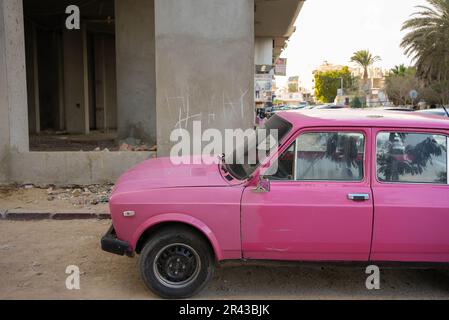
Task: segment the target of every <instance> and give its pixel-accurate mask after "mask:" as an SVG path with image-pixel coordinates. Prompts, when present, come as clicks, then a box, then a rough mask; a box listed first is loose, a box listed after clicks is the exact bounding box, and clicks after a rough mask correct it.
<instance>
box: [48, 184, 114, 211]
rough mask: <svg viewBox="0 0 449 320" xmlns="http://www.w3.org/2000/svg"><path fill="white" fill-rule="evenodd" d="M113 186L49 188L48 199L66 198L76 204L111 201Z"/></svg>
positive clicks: (95, 203) (94, 203) (83, 204)
mask: <svg viewBox="0 0 449 320" xmlns="http://www.w3.org/2000/svg"><path fill="white" fill-rule="evenodd" d="M112 188H113V186H111V185H91V186H87V187H74V188H62V189H60V188H53V187H50V188H48V189H47V194H48V197H47V200H48V201H54V200H56V199H57V200H65V201H69V202H71V203H72V204H73V205H74V206H88V205H98V204H104V203H108V202H109V197H110V195H111V192H112Z"/></svg>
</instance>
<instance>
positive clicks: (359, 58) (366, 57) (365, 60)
mask: <svg viewBox="0 0 449 320" xmlns="http://www.w3.org/2000/svg"><path fill="white" fill-rule="evenodd" d="M380 60H381V59H380V57H379V56H373V55H372V54H371V52H369V51H368V50H360V51H357V52H354V55H353V56H352V57H351V62H354V63H356V64H358V65H359V66H360V67H362V68H363V81H365V82H367V81H368V78H369V74H368V68H369V67H370V66H372V65H373V64H374V63H376V62H377V61H380Z"/></svg>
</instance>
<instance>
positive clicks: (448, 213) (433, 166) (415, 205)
mask: <svg viewBox="0 0 449 320" xmlns="http://www.w3.org/2000/svg"><path fill="white" fill-rule="evenodd" d="M373 139H375V140H376V143H375V144H374V146H373V147H374V149H373V155H375V158H376V159H375V161H373V179H372V180H373V183H372V184H373V185H372V187H373V193H374V201H375V214H374V230H373V245H372V253H371V260H374V261H405V262H449V232H448V230H449V185H448V166H449V163H448V157H447V146H448V132H445V131H442V130H417V129H398V130H391V129H382V128H380V129H373Z"/></svg>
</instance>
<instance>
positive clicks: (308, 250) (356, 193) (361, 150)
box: [242, 128, 373, 261]
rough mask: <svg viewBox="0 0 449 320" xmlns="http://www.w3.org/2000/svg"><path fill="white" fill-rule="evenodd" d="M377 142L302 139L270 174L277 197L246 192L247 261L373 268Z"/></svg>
mask: <svg viewBox="0 0 449 320" xmlns="http://www.w3.org/2000/svg"><path fill="white" fill-rule="evenodd" d="M370 134H371V130H370V129H363V128H347V129H332V128H314V129H308V130H303V131H301V132H299V134H298V135H296V136H295V139H292V141H291V142H290V143H289V144H287V145H288V147H287V148H285V150H284V151H280V153H281V155H280V156H279V159H278V161H277V162H275V164H274V166H275V167H276V168H275V169H273V168H271V169H270V170H267V171H266V172H264V175H265V176H266V177H267V178H268V179H269V180H270V191H269V192H264V193H257V192H255V191H254V188H246V189H245V191H244V194H243V198H242V248H243V255H244V258H246V259H268V260H302V261H367V260H368V258H369V252H370V245H371V232H372V220H373V200H372V194H371V188H370V166H369V165H368V164H369V160H370V153H371V148H369V147H368V146H370V143H371V142H370V141H371V135H370ZM296 137H297V138H296Z"/></svg>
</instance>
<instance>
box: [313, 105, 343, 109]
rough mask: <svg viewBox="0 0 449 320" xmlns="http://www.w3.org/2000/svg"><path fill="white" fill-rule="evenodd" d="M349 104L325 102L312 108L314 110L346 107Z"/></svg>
mask: <svg viewBox="0 0 449 320" xmlns="http://www.w3.org/2000/svg"><path fill="white" fill-rule="evenodd" d="M346 108H348V106H344V105H338V104H323V105H318V106H315V107H314V108H312V109H313V110H329V109H346Z"/></svg>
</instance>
